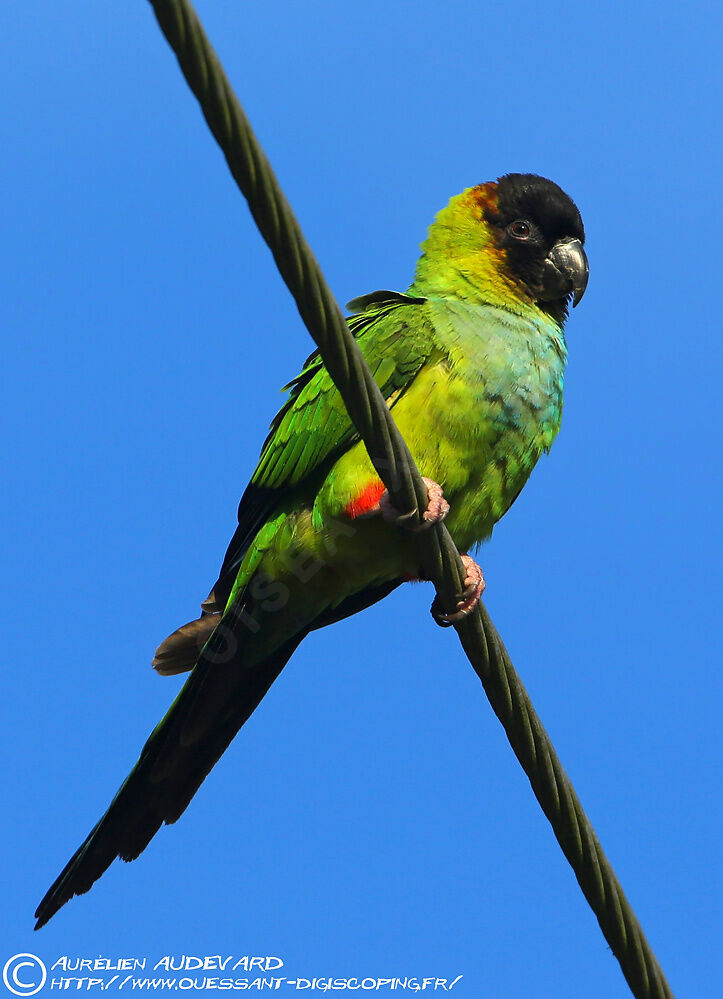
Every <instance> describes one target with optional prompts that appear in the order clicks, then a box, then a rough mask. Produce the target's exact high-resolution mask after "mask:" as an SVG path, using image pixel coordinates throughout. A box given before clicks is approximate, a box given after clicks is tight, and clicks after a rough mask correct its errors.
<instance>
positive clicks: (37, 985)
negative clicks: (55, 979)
mask: <svg viewBox="0 0 723 999" xmlns="http://www.w3.org/2000/svg"><path fill="white" fill-rule="evenodd" d="M47 977H48V971H47V969H46V967H45V965H44V964H43V962H42V961H41V960H40V958H39V957H36V956H35V954H13V956H12V957H10V958H8V960H7V961H6V962H5V967H4V968H3V981H4V982H5V985H6V987H7V988H8V989H9V990H10V992H12V993H13V995H16V996H34V995H35V993H36V992H40V990H41V989H42V987H43V985H45V980H46V979H47ZM38 979H40V981H39V982H38Z"/></svg>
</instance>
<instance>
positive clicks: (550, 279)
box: [540, 239, 590, 308]
mask: <svg viewBox="0 0 723 999" xmlns="http://www.w3.org/2000/svg"><path fill="white" fill-rule="evenodd" d="M589 274H590V267H589V265H588V262H587V257H586V256H585V251H584V250H583V248H582V243H581V242H580V240H579V239H563V240H560V242H559V243H555V245H554V246H553V248H552V249H551V250H550V252H549V253H548V255H547V257H546V258H545V263H544V266H543V270H542V294H541V295H540V299H541V300H542V301H543V302H552V301H554V300H555V299H558V298H563V297H564V296H565V295H569V294H570V293H572V307H573V308H575V306H576V305H577V303H578V302H579V301H580V299H581V298H582V296H583V295H584V294H585V289H586V288H587V279H588V276H589Z"/></svg>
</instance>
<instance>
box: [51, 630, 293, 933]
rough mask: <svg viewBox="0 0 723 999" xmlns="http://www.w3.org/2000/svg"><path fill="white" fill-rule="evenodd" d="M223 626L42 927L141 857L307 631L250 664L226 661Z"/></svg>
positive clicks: (79, 855) (70, 867) (68, 870)
mask: <svg viewBox="0 0 723 999" xmlns="http://www.w3.org/2000/svg"><path fill="white" fill-rule="evenodd" d="M222 632H223V629H222V628H220V629H219V631H218V632H217V633H214V635H212V636H211V638H210V639H209V641H208V642H207V644H206V646H205V647H204V649H203V652H202V653H201V658H200V659H199V662H198V664H197V665H196V667H195V668H194V670H193V672H192V673H191V675H190V676H189V678H188V680H187V681H186V683H185V684H184V686H183V688H182V690H181V692H180V693H179V695H178V697H177V698H176V700H175V701H174V702H173V704H172V705H171V708H170V710H169V711H168V713H167V714H166V716H165V718H163V720H162V721H161V722H160V723H159V724H158V725H157V726H156V728H155V729H154V730H153V732H152V733H151V735H150V738H149V739H148V741H147V742H146V744H145V746H144V747H143V751H142V752H141V756H140V759H139V760H138V763H136V765H135V767H134V768H133V770H132V771H131V772H130V774H129V775H128V777H127V778H126V780H125V781H124V782H123V784H122V785H121V787H120V789H119V791H118V793H117V794H116V796H115V798H114V799H113V801H112V802H111V804H110V807H109V809H108V811H107V812H106V813H105V815H104V816H103V818H102V819H101V820H100V821H99V822H98V823H97V825H96V826H95V827H94V828H93V830H92V831H91V833H90V835H89V836H88V838H87V839H86V840H85V842H84V843H83V845H82V846H81V847H80V848H79V849H78V850H77V851H76V852H75V854H74V855H73V856H72V857H71V859H70V861H69V862H68V863H67V865H66V866H65V868H64V869H63V871H62V873H61V874H60V876H59V877H58V878H57V880H56V881H55V883H54V884H53V885H52V887H51V888H50V889H49V891H48V892H47V894H46V896H45V898H44V899H43V900H42V902H41V903H40V905H39V906H38V909H37V912H36V913H35V915H36V917H37V920H38V921H37V924H36V926H35V929H36V930H37V929H40V927H41V926H43V925H45V923H47V922H48V920H49V919H50V918H51V917H52V916H54V915H55V913H56V912H57V911H58V909H60V907H61V906H63V905H65V903H66V902H68V901H69V900H70V899H71V898H72V897H73V896H74V895H81V894H83V892H86V891H88V889H89V888H90V887H91V885H93V883H94V882H95V881H97V879H98V878H99V877H100V876H101V874H103V872H104V871H106V870H107V868H108V867H109V866H110V865H111V863H112V862H113V860H114V859H115V858H116V857H120V858H121V859H123V860H135V858H136V857H137V856H139V854H141V853H142V852H143V850H145V848H146V847H147V846H148V844H149V842H150V841H151V839H152V838H153V836H155V834H156V833H157V832H158V830H159V828H160V827H161V825H162V824H163V823H164V822H166V823H170V822H175V821H176V819H177V818H178V817H179V816H180V815H181V814H182V813H183V811H184V809H185V808H186V806H187V805H188V803H189V802H190V800H191V798H192V797H193V796H194V794H195V793H196V791H197V790H198V788H199V787H200V785H201V784H202V782H203V780H204V779H205V778H206V776H207V775H208V773H209V772H210V770H211V768H212V767H213V765H214V764H215V763H216V761H217V760H218V759H219V757H220V756H221V754H222V753H223V752H224V750H225V749H226V748H227V747H228V745H229V743H230V742H231V740H232V739H233V737H234V736H235V735H236V733H237V732H238V730H239V729H240V728H241V726H242V725H243V724H244V722H245V721H246V720H247V719H248V718H249V717H250V715H251V714H252V712H253V711H254V709H255V708H256V706H257V705H258V704H259V702H260V701H261V699H262V698H263V696H264V694H265V693H266V692H267V690H268V689H269V687H270V686H271V684H272V683H273V682H274V680H275V679H276V677H277V676H278V675H279V673H280V672H281V670H282V669H283V667H284V666H285V665H286V663H287V662H288V660H289V658H290V657H291V655H292V653H293V652H294V650H295V649H296V647H297V645H298V644H299V642H300V641H301V639H302V638H303V637H304V634H305V632H304V633H302V634H300V635H298V636H295V637H294V638H293V639H291V640H290V641H289V642H287V643H286V645H284V646H282V647H281V648H279V649H277V650H276V651H275V652H273V653H272V654H271V655H270V656H269V657H268V658H267V659H265V660H264V661H263V662H262V663H260V664H259V665H258V666H255V667H253V668H247V667H244V665H243V663H242V662H240V661H239V656H238V655H236V656H234V657H232V659H231V660H229V661H226V662H224V661H219V660H223V659H226V660H228V655H224V654H223V653H225V652H227V646H226V643H227V641H228V636H224V635H223V634H221V633H222ZM217 635H218V638H217V637H216V636H217ZM217 646H218V647H217Z"/></svg>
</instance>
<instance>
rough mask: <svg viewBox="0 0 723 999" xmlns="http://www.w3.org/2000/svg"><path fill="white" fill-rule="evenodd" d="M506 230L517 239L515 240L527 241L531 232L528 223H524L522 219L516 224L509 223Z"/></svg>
mask: <svg viewBox="0 0 723 999" xmlns="http://www.w3.org/2000/svg"><path fill="white" fill-rule="evenodd" d="M507 228H508V230H509V232H510V233H511V234H512V235H513V236H516V237H517V239H527V237H528V236H529V235H530V232H531V227H530V223H529V222H525V220H524V219H518V220H517V221H516V222H511V223H510V224H509V226H508V227H507Z"/></svg>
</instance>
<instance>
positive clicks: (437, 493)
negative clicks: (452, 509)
mask: <svg viewBox="0 0 723 999" xmlns="http://www.w3.org/2000/svg"><path fill="white" fill-rule="evenodd" d="M422 482H423V483H424V484H425V486H426V487H427V496H428V497H429V503H428V505H427V509H426V510H425V511H424V513H423V514H422V520H421V523H419V524H413V525H412V526H411V527H408V530H410V531H426V530H427V528H428V527H431V526H432V524H438V523H439V522H440V521H441V520H444V518H445V517H446V516H447V514H448V513H449V503H448V502H447V500H446V499H445V498H444V493H443V492H442V487H441V486H440V485H439V484H438V483H436V482H435V481H434V480H433V479H427V478H425V477H424V476H422ZM372 512H375V513H380V514H381V515H382V517H383V519H384V520H386V521H387V522H388V523H390V524H396V525H397V527H407V523H408V522H409V521H410V520H413V519H414V516H415V514H416V511H415V510H412V511H410V512H409V513H400V512H399V510H397V508H396V507H395V506H392V502H391V500H390V499H389V493H388V492H387V491H386V489H385V490H384V492H383V493H382V495H381V497H380V498H379V503H378V505H377V509H376V510H375V511H372Z"/></svg>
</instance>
